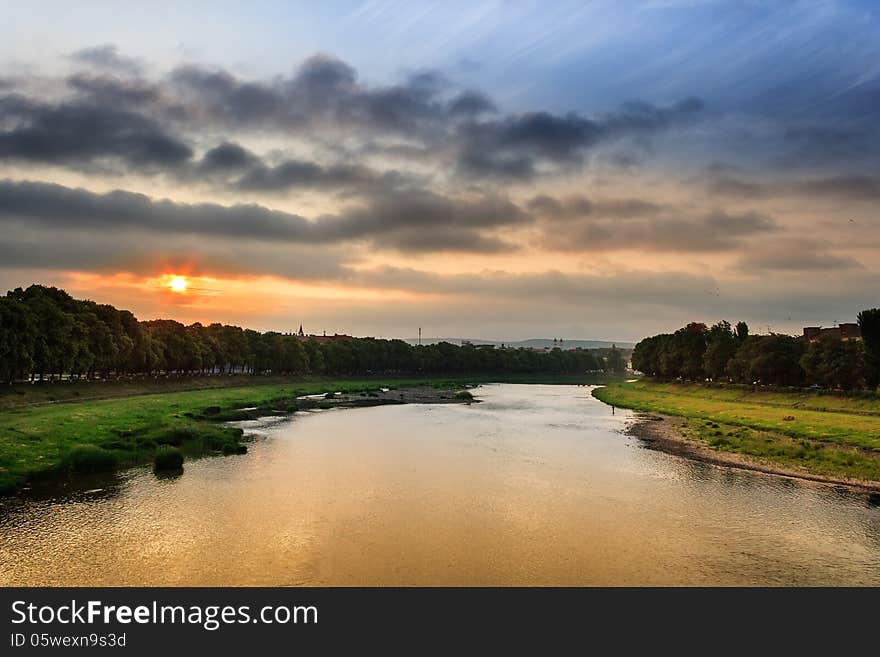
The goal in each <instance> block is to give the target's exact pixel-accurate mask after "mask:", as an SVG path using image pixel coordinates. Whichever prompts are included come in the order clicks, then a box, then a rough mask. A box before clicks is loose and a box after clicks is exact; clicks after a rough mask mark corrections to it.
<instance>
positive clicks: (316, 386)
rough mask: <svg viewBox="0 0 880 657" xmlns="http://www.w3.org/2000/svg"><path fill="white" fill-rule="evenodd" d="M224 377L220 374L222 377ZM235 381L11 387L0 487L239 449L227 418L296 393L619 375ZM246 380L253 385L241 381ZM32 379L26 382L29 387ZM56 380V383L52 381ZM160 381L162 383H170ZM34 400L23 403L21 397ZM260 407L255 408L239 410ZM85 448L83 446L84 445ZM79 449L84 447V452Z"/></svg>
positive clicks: (289, 401) (1, 430) (284, 401)
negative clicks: (176, 454) (161, 452)
mask: <svg viewBox="0 0 880 657" xmlns="http://www.w3.org/2000/svg"><path fill="white" fill-rule="evenodd" d="M218 378H220V379H221V380H222V377H218ZM233 380H235V381H237V382H238V383H239V385H238V386H236V387H218V386H215V385H213V384H214V383H215V382H213V381H209V382H206V381H204V380H190V381H187V380H180V381H178V382H177V383H178V384H179V385H191V386H196V387H198V386H201V387H202V389H197V390H186V391H176V392H170V391H169V392H162V393H160V394H140V393H141V392H142V391H144V390H152V389H153V387H154V385H167V387H173V386H172V385H171V383H170V382H167V381H166V382H163V383H161V384H153V383H150V382H145V383H144V384H143V386H137V385H134V384H132V385H128V386H125V387H124V389H125V390H127V391H128V392H129V396H124V397H118V396H116V395H117V393H118V391H115V390H114V389H113V388H112V386H111V384H109V383H108V384H88V383H83V384H82V386H83V387H82V388H79V390H80V391H82V392H84V393H89V394H90V395H91V394H94V393H95V392H96V390H103V391H104V392H108V393H114V394H113V395H109V396H108V398H105V399H89V400H85V401H77V399H81V397H82V396H86V395H85V394H84V395H82V396H80V397H77V396H75V395H73V394H72V391H73V392H75V391H76V390H77V386H78V385H79V384H77V383H65V384H53V385H56V386H58V389H59V390H63V391H64V393H65V395H66V397H65V399H67V400H68V401H64V402H56V403H49V404H47V403H44V402H45V401H46V400H45V399H43V395H44V391H43V390H42V387H40V386H38V387H40V388H41V390H40V392H38V393H31V392H28V391H26V392H25V393H24V394H22V395H18V394H16V393H15V392H10V391H8V390H7V391H6V392H5V393H4V394H5V395H7V396H8V395H12V396H14V397H17V398H18V399H19V401H18V403H17V405H14V406H13V405H10V406H8V407H7V408H5V409H4V410H0V493H3V492H5V493H8V492H10V491H13V490H15V488H16V487H17V486H19V485H21V484H22V483H24V482H25V481H27V480H28V479H30V478H33V477H38V476H44V475H50V474H53V473H57V472H59V471H64V470H69V471H74V472H76V471H81V469H83V468H87V467H92V468H93V469H94V468H97V467H99V466H97V465H95V466H86V465H77V464H78V463H80V461H81V460H82V461H83V462H84V463H87V462H92V461H94V462H95V463H103V464H104V465H102V466H100V467H101V468H103V469H106V468H108V467H111V465H110V460H111V459H112V460H113V465H116V466H126V465H134V464H138V463H151V462H152V461H153V459H154V457H155V454H156V450H157V449H158V448H159V447H160V446H163V445H168V446H172V447H177V448H179V449H180V450H181V452H182V453H183V454H185V455H187V456H199V455H203V454H227V455H228V454H241V453H243V451H246V449H242V448H243V446H242V445H241V443H240V442H239V439H240V438H241V435H242V432H241V430H240V429H237V428H233V427H227V426H223V424H222V422H227V421H231V420H243V419H251V418H254V417H258V416H260V415H266V414H268V413H272V412H280V413H287V412H290V411H292V410H295V409H296V402H295V401H294V399H295V398H296V397H297V396H301V395H313V394H321V393H325V392H328V391H330V392H336V391H339V392H344V393H363V394H364V395H365V396H369V395H370V394H371V393H372V394H375V393H374V392H373V391H375V390H377V389H378V388H380V387H387V388H399V387H409V386H416V385H432V386H434V387H436V388H445V389H460V388H462V387H463V386H464V385H465V384H467V383H479V382H487V381H505V382H514V383H592V382H600V381H606V380H620V377H616V378H615V377H604V376H593V375H591V376H589V377H583V376H582V377H571V376H556V377H553V376H534V377H529V376H513V377H485V376H484V377H475V376H463V377H459V378H455V379H452V378H448V377H446V378H425V377H421V378H398V379H389V378H384V379H379V378H369V379H348V380H332V379H320V378H302V379H297V380H288V381H287V382H278V381H276V380H271V379H268V380H267V379H262V378H255V377H237V378H234V379H233ZM241 381H246V382H248V385H241ZM27 387H28V386H25V388H27ZM47 387H51V386H47ZM167 387H166V388H162V389H163V390H167ZM28 397H30V399H31V403H30V404H29V405H23V402H22V401H21V399H22V398H28ZM246 407H256V408H255V409H254V410H250V411H244V410H241V409H243V408H246ZM83 450H86V451H83ZM80 452H82V453H80Z"/></svg>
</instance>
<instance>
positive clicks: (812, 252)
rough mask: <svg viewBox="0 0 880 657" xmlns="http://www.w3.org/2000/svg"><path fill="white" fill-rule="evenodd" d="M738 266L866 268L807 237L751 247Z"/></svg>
mask: <svg viewBox="0 0 880 657" xmlns="http://www.w3.org/2000/svg"><path fill="white" fill-rule="evenodd" d="M736 268H737V269H739V270H740V271H742V272H745V273H750V274H755V273H760V272H766V271H770V272H791V273H811V272H812V273H827V272H835V271H846V270H853V269H863V268H864V267H863V266H862V264H861V263H860V262H859V261H858V260H856V259H855V258H853V257H851V256H847V255H838V254H835V253H832V252H829V251H828V249H827V246H826V245H825V244H823V243H822V242H818V241H814V240H807V239H785V240H776V241H774V242H773V243H772V244H768V245H763V246H760V247H757V248H752V249H749V251H748V253H746V254H745V255H743V256H742V257H740V258H739V260H738V262H737V264H736Z"/></svg>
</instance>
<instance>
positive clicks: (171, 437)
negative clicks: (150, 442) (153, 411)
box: [156, 427, 199, 447]
mask: <svg viewBox="0 0 880 657" xmlns="http://www.w3.org/2000/svg"><path fill="white" fill-rule="evenodd" d="M198 437H199V434H198V432H196V431H194V430H193V429H189V428H187V427H178V428H175V429H169V430H168V431H166V432H165V433H163V434H162V435H160V436H158V437H157V438H156V442H157V443H159V444H160V445H173V446H174V447H180V446H181V445H182V444H183V442H184V441H185V440H194V439H196V438H198Z"/></svg>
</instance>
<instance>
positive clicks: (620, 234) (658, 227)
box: [543, 211, 778, 253]
mask: <svg viewBox="0 0 880 657" xmlns="http://www.w3.org/2000/svg"><path fill="white" fill-rule="evenodd" d="M776 230H778V227H777V224H776V222H775V221H774V220H773V218H772V217H769V216H767V215H763V214H759V213H756V212H746V213H741V214H736V213H728V212H723V211H716V212H712V213H709V214H706V215H701V216H697V217H688V216H686V215H679V214H675V213H668V214H664V215H662V216H643V217H638V216H632V215H629V216H628V215H620V216H618V217H612V216H610V215H606V216H604V217H603V216H591V215H588V216H586V217H584V218H581V219H579V220H572V221H569V222H567V223H565V224H563V225H559V226H557V225H552V224H551V225H548V226H546V228H545V231H544V238H543V244H544V246H546V247H548V248H550V249H555V250H560V251H576V252H577V251H582V252H590V251H605V250H626V249H634V250H638V251H643V252H669V253H688V252H721V251H730V250H734V249H737V248H740V247H742V244H743V240H744V239H745V238H748V237H752V236H756V235H762V234H768V233H772V232H774V231H776Z"/></svg>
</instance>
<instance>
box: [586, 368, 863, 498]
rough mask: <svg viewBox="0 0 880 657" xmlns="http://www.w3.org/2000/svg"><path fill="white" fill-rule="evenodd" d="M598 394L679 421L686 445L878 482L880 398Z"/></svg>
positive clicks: (690, 391) (723, 391)
mask: <svg viewBox="0 0 880 657" xmlns="http://www.w3.org/2000/svg"><path fill="white" fill-rule="evenodd" d="M593 395H594V396H595V397H596V398H597V399H600V400H601V401H604V402H606V403H608V404H612V405H614V406H620V407H623V408H631V409H635V410H639V411H647V412H652V413H661V414H664V415H672V416H677V417H679V418H681V419H682V420H681V423H680V426H679V427H678V429H677V433H679V434H680V436H679V438H680V440H681V441H682V442H691V443H696V444H697V445H699V446H701V447H704V448H706V449H709V450H713V451H715V452H720V453H731V454H737V455H740V456H743V457H746V459H754V460H755V461H756V462H758V463H766V464H772V465H775V466H778V467H780V468H784V469H788V470H791V472H792V473H794V474H796V473H810V474H813V475H819V476H825V477H830V478H840V479H845V480H861V481H869V482H880V400H877V399H863V398H855V397H844V396H832V395H819V394H813V393H786V392H767V391H763V390H759V391H752V390H744V389H739V388H707V387H704V386H699V385H688V384H663V383H655V382H652V381H648V380H640V381H637V382H634V383H614V384H610V385H608V386H605V387H603V388H597V389H596V390H594V391H593Z"/></svg>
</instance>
